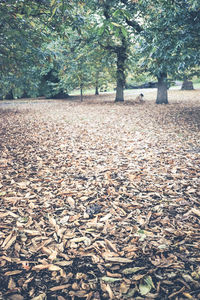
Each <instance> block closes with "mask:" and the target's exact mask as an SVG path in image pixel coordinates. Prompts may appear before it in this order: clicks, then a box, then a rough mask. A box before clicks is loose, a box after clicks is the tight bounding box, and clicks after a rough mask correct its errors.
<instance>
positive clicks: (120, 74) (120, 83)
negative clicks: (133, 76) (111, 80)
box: [115, 47, 127, 102]
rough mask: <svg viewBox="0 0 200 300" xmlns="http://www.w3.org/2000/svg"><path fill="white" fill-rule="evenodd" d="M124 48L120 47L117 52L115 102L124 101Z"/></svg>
mask: <svg viewBox="0 0 200 300" xmlns="http://www.w3.org/2000/svg"><path fill="white" fill-rule="evenodd" d="M126 57H127V55H126V48H125V47H120V50H119V51H118V52H117V89H116V97H115V102H123V101H124V86H125V80H126V76H125V61H126Z"/></svg>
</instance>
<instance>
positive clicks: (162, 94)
mask: <svg viewBox="0 0 200 300" xmlns="http://www.w3.org/2000/svg"><path fill="white" fill-rule="evenodd" d="M157 78H158V89H157V99H156V104H168V96H167V73H165V72H162V73H160V74H159V76H157Z"/></svg>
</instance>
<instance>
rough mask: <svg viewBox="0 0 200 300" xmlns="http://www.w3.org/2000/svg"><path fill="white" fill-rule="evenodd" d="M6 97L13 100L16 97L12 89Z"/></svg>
mask: <svg viewBox="0 0 200 300" xmlns="http://www.w3.org/2000/svg"><path fill="white" fill-rule="evenodd" d="M5 99H6V100H13V99H14V96H13V92H12V90H10V91H9V93H8V94H7V95H6V97H5Z"/></svg>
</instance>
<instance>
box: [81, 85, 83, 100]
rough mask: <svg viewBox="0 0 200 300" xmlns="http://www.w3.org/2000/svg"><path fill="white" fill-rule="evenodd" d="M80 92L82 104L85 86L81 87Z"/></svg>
mask: <svg viewBox="0 0 200 300" xmlns="http://www.w3.org/2000/svg"><path fill="white" fill-rule="evenodd" d="M80 92H81V102H82V101H83V85H82V84H81V85H80Z"/></svg>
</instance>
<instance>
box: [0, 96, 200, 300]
mask: <svg viewBox="0 0 200 300" xmlns="http://www.w3.org/2000/svg"><path fill="white" fill-rule="evenodd" d="M170 97H171V98H172V99H171V101H170V105H167V106H165V105H164V106H163V105H155V104H154V102H153V96H152V100H151V95H150V96H149V101H146V102H145V103H144V104H137V103H134V101H132V100H131V97H130V99H128V101H127V102H125V103H124V104H116V103H113V96H112V95H108V96H99V97H96V98H95V97H85V99H84V102H83V103H80V102H79V101H78V98H71V99H69V100H60V101H56V100H53V101H47V100H32V101H24V102H23V101H22V102H23V103H22V102H21V103H20V102H17V101H16V102H13V103H12V104H5V105H1V106H0V152H1V156H0V299H11V300H23V299H34V300H43V299H57V300H64V299H87V300H89V299H95V300H98V299H137V300H139V299H141V300H142V299H179V300H180V299H200V251H199V250H200V249H199V246H200V244H199V242H200V226H199V219H200V207H199V204H200V203H199V198H200V189H199V186H200V185H199V183H200V131H199V129H200V92H199V91H194V92H188V93H186V92H185V93H183V92H172V93H171V94H170ZM184 97H185V98H184Z"/></svg>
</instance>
